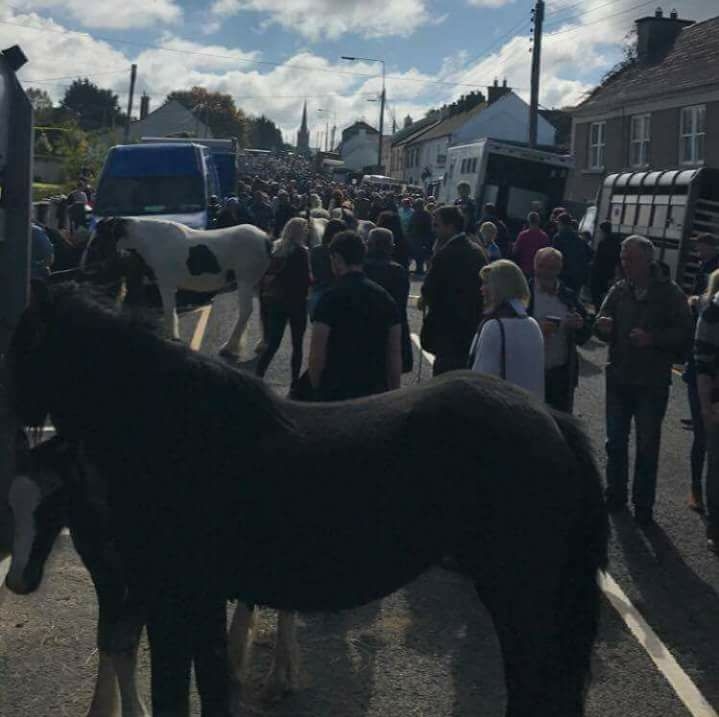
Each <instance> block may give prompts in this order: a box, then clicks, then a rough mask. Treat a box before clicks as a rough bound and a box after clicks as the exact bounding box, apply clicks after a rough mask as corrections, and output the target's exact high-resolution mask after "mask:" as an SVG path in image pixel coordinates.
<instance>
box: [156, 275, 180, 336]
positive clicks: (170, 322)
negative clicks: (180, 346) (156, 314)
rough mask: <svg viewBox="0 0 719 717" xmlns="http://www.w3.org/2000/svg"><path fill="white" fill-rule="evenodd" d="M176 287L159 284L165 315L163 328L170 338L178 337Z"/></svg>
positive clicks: (178, 323)
mask: <svg viewBox="0 0 719 717" xmlns="http://www.w3.org/2000/svg"><path fill="white" fill-rule="evenodd" d="M176 294H177V289H176V288H175V287H174V286H166V285H163V284H161V285H160V298H161V299H162V312H163V315H164V317H165V330H166V331H167V335H168V336H169V337H170V338H172V339H179V338H180V322H179V320H178V318H177V305H176V301H177V298H176Z"/></svg>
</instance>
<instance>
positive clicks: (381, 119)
mask: <svg viewBox="0 0 719 717" xmlns="http://www.w3.org/2000/svg"><path fill="white" fill-rule="evenodd" d="M342 59H343V60H349V61H350V62H357V61H358V60H361V61H362V62H380V63H381V64H382V94H381V95H380V100H379V101H380V108H379V147H378V149H377V167H378V168H379V171H380V172H381V173H384V168H383V166H382V143H383V135H384V103H385V100H386V92H385V63H384V60H380V59H377V58H376V57H350V56H348V55H342Z"/></svg>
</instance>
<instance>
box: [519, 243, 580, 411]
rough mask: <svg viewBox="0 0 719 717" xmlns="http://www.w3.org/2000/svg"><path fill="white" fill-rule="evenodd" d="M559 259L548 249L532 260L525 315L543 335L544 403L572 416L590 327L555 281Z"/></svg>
mask: <svg viewBox="0 0 719 717" xmlns="http://www.w3.org/2000/svg"><path fill="white" fill-rule="evenodd" d="M561 271H562V255H561V254H560V253H559V252H558V251H557V250H556V249H552V248H551V247H545V248H544V249H540V250H539V251H538V252H537V253H536V254H535V256H534V278H533V279H532V280H531V281H530V282H529V288H530V292H531V300H530V304H529V309H528V312H527V313H528V314H529V315H530V316H532V317H534V318H535V319H536V320H537V322H538V323H539V326H540V327H541V329H542V334H543V335H544V391H545V400H546V402H547V403H548V404H549V405H550V406H552V408H556V409H557V410H558V411H564V412H565V413H572V411H573V409H574V391H575V390H576V388H577V384H578V383H579V355H578V353H577V346H581V345H582V344H584V343H586V342H587V341H588V340H589V337H590V336H591V335H592V325H591V323H590V321H589V317H588V315H587V311H586V309H585V308H584V305H583V304H582V302H581V300H580V299H579V297H578V296H577V295H576V294H575V293H574V292H573V291H572V290H571V289H570V288H568V287H567V286H565V285H564V284H562V282H561V281H560V280H559V275H560V273H561Z"/></svg>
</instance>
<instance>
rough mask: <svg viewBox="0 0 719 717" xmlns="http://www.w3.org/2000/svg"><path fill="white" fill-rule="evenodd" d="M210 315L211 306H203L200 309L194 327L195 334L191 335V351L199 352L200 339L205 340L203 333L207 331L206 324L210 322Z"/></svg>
mask: <svg viewBox="0 0 719 717" xmlns="http://www.w3.org/2000/svg"><path fill="white" fill-rule="evenodd" d="M211 313H212V304H210V305H209V306H204V307H203V308H202V309H200V318H199V319H198V321H197V326H195V333H194V334H193V335H192V341H190V348H191V349H192V350H193V351H199V350H200V348H201V347H202V339H204V338H205V331H206V330H207V322H208V321H209V320H210V314H211Z"/></svg>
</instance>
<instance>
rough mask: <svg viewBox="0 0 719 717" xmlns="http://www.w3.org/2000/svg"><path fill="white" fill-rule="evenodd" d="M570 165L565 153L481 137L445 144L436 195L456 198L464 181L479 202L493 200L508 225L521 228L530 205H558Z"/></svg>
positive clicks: (548, 207)
mask: <svg viewBox="0 0 719 717" xmlns="http://www.w3.org/2000/svg"><path fill="white" fill-rule="evenodd" d="M573 167H574V159H573V157H571V156H569V155H561V154H555V153H553V152H545V151H542V150H538V149H529V148H528V147H525V146H522V145H518V144H512V143H510V142H500V141H497V140H493V139H487V138H485V139H481V140H479V141H477V142H472V143H471V144H463V145H458V146H456V147H450V148H449V150H448V152H447V172H446V174H445V175H444V178H443V180H442V187H441V189H440V199H441V200H442V201H444V202H447V203H452V202H454V201H455V200H456V199H457V197H458V194H457V185H458V184H459V183H460V182H467V183H468V184H469V185H470V187H471V188H472V189H471V192H472V197H473V198H474V199H475V201H476V202H477V203H478V204H479V205H480V206H481V205H484V204H486V203H491V204H494V205H495V206H496V207H497V209H498V211H499V214H500V216H502V217H503V218H504V219H505V221H506V222H507V224H508V225H510V227H513V228H519V227H521V226H522V224H523V222H524V221H525V220H526V217H527V214H528V213H529V212H530V211H532V210H533V209H535V210H551V209H552V208H554V207H556V206H560V205H561V204H562V198H563V196H564V189H565V187H566V183H567V178H568V176H569V172H570V171H571V170H572V168H573Z"/></svg>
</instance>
